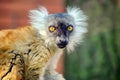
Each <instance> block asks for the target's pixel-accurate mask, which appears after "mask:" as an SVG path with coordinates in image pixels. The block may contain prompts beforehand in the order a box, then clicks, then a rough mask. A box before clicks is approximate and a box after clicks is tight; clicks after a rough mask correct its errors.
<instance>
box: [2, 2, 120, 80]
mask: <svg viewBox="0 0 120 80" xmlns="http://www.w3.org/2000/svg"><path fill="white" fill-rule="evenodd" d="M39 5H42V6H45V7H47V9H48V10H49V11H50V13H55V12H64V11H65V7H66V6H78V7H80V8H81V9H82V10H83V11H84V13H85V14H86V15H87V16H88V33H87V34H86V37H85V39H84V40H83V42H82V43H81V45H80V46H78V47H77V48H76V50H75V51H74V52H71V53H73V54H69V55H68V54H65V55H63V56H64V59H63V56H62V58H61V60H60V62H59V63H58V69H57V70H58V71H59V72H60V73H64V76H65V77H66V80H120V62H119V61H120V36H119V35H120V0H52V1H50V0H0V29H6V28H16V27H21V26H25V25H29V18H28V13H29V10H30V9H37V8H38V6H39ZM63 60H64V63H63ZM63 64H64V68H63Z"/></svg>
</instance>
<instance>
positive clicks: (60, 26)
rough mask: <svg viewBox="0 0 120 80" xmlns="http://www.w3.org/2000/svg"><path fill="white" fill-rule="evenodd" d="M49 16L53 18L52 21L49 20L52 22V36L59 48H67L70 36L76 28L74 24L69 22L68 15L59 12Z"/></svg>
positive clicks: (50, 30)
mask: <svg viewBox="0 0 120 80" xmlns="http://www.w3.org/2000/svg"><path fill="white" fill-rule="evenodd" d="M49 18H50V19H51V18H52V21H50V22H48V23H50V24H49V27H48V31H49V32H50V36H51V37H53V38H54V42H55V44H56V45H57V46H58V47H59V48H65V47H66V45H67V44H68V43H69V36H70V35H71V34H72V32H73V30H74V29H73V25H72V24H71V23H70V22H69V20H70V19H69V20H67V19H68V15H66V14H60V13H59V14H54V17H53V15H52V17H51V16H49ZM69 18H70V17H69ZM48 20H49V19H48Z"/></svg>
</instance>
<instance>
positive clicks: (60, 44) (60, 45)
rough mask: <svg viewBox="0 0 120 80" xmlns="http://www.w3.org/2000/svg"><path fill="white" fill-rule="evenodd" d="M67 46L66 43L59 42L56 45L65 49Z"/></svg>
mask: <svg viewBox="0 0 120 80" xmlns="http://www.w3.org/2000/svg"><path fill="white" fill-rule="evenodd" d="M67 44H68V42H67V41H61V42H60V43H58V44H57V46H58V47H59V48H65V47H66V45H67Z"/></svg>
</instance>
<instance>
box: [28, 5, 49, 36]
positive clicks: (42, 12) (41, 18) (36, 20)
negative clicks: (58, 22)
mask: <svg viewBox="0 0 120 80" xmlns="http://www.w3.org/2000/svg"><path fill="white" fill-rule="evenodd" d="M47 16H48V11H47V9H46V8H45V7H40V8H39V9H38V10H31V11H30V15H29V17H30V20H31V21H30V23H31V25H32V26H33V27H35V28H36V29H38V30H39V31H40V34H41V35H46V31H45V30H46V28H45V24H46V17H47Z"/></svg>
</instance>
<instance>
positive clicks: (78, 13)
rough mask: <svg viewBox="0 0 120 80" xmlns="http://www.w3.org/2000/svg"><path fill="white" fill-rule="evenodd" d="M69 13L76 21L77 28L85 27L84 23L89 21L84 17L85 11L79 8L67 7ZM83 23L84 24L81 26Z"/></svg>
mask: <svg viewBox="0 0 120 80" xmlns="http://www.w3.org/2000/svg"><path fill="white" fill-rule="evenodd" d="M67 13H68V14H69V15H70V16H72V17H73V18H74V20H75V24H76V25H77V26H81V25H82V26H83V25H85V24H83V23H84V22H86V20H87V16H86V15H84V13H83V11H82V10H80V8H78V7H67ZM81 23H82V24H81Z"/></svg>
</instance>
